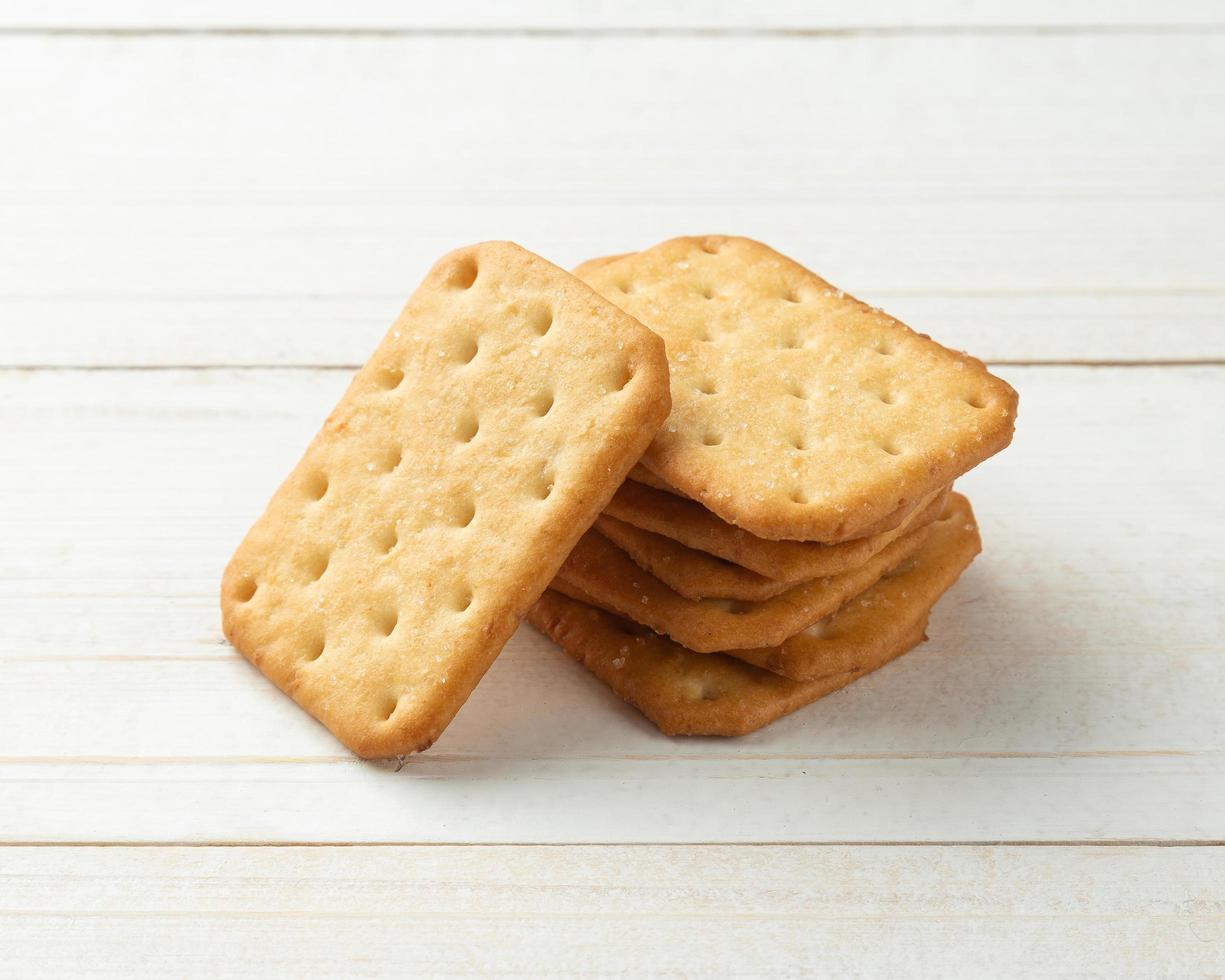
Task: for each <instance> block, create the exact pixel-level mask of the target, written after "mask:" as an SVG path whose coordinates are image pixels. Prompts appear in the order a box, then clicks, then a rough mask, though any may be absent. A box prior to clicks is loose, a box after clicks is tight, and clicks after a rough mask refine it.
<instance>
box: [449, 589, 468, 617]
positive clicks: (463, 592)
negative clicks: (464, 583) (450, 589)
mask: <svg viewBox="0 0 1225 980" xmlns="http://www.w3.org/2000/svg"><path fill="white" fill-rule="evenodd" d="M471 605H472V590H471V589H469V588H461V589H456V590H455V592H454V593H452V595H451V608H452V609H454V610H455V611H456V612H457V613H462V612H467V611H468V608H469V607H470V606H471Z"/></svg>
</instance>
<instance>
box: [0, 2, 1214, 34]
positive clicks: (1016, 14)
mask: <svg viewBox="0 0 1225 980" xmlns="http://www.w3.org/2000/svg"><path fill="white" fill-rule="evenodd" d="M1222 20H1223V16H1222V13H1221V9H1220V7H1219V5H1217V4H1213V3H1212V2H1211V0H1175V2H1167V3H1163V4H1161V5H1159V6H1155V5H1153V4H1151V3H1145V2H1143V0H1121V2H1120V0H1116V2H1113V3H1109V4H1103V3H1101V2H1095V0H1074V2H1069V0H1031V2H1029V3H1026V4H1000V3H993V2H990V0H938V2H931V0H929V2H927V3H924V4H922V5H916V4H907V3H899V2H896V0H895V2H884V3H881V2H877V3H872V4H865V3H861V2H857V0H826V2H824V3H821V4H819V5H813V4H810V3H804V2H802V0H773V2H771V3H769V4H742V3H735V2H732V0H705V2H694V0H663V2H660V0H653V2H652V0H627V2H622V3H618V4H574V3H566V2H564V0H528V2H520V3H516V4H514V5H513V6H507V5H506V4H502V3H497V2H495V0H461V2H452V3H448V4H403V3H397V2H395V0H364V2H363V3H361V4H346V5H343V6H342V5H337V4H333V3H325V2H321V0H309V2H293V0H263V2H261V3H259V4H251V3H248V2H241V0H210V2H208V3H203V2H199V0H188V2H179V3H176V4H172V5H167V4H165V3H158V2H156V0H119V2H111V3H109V4H107V5H106V7H105V9H100V8H99V7H98V5H97V4H96V3H90V2H88V0H60V2H58V3H56V4H54V5H53V6H48V5H47V4H42V3H35V2H31V0H9V2H8V3H6V4H5V5H4V7H3V8H0V30H3V29H10V30H11V29H14V28H22V29H77V30H88V29H99V28H101V29H107V28H109V29H127V30H149V29H159V28H160V29H166V28H177V29H189V30H190V29H214V30H217V29H222V30H225V29H228V30H236V29H237V30H242V29H248V30H292V29H298V30H303V29H305V30H397V29H398V30H582V31H588V30H619V31H625V30H720V29H722V30H769V29H773V30H861V29H871V28H877V29H881V28H884V29H906V28H927V29H932V28H935V29H949V28H974V27H978V28H1000V27H1006V28H1012V29H1026V28H1058V27H1064V28H1069V27H1072V28H1081V29H1091V28H1094V27H1116V28H1117V27H1120V26H1129V27H1163V26H1177V25H1184V26H1185V25H1201V26H1202V25H1209V24H1220V23H1221V22H1222Z"/></svg>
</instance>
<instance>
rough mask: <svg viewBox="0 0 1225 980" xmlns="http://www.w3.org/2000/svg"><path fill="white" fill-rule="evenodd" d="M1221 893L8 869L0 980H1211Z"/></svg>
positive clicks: (244, 852)
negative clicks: (618, 978) (708, 979)
mask: <svg viewBox="0 0 1225 980" xmlns="http://www.w3.org/2000/svg"><path fill="white" fill-rule="evenodd" d="M1222 880H1225V851H1223V850H1222V849H1219V848H1218V849H1207V848H1144V847H1105V848H1094V847H1088V848H1043V847H1026V848H1010V847H991V848H988V847H955V848H915V847H884V848H882V847H853V848H847V847H769V846H767V847H747V848H746V847H740V848H737V847H704V848H679V847H645V848H615V847H582V848H567V847H560V848H558V847H545V848H509V847H493V848H455V847H407V848H404V847H380V848H327V847H323V848H319V847H314V848H241V847H238V848H138V849H132V848H69V849H65V848H17V849H14V848H0V942H3V944H4V948H5V957H4V961H3V963H0V976H6V977H10V976H11V977H21V978H23V980H25V978H33V977H44V976H46V977H50V976H64V975H67V974H72V975H82V974H89V975H93V976H109V975H116V976H123V975H131V972H129V971H135V972H139V973H141V974H144V975H150V976H155V975H163V976H164V975H166V974H168V973H172V974H174V975H176V976H183V975H191V976H203V975H208V976H250V975H252V973H258V974H259V975H260V976H293V977H302V976H319V975H327V974H332V975H338V974H343V975H348V976H352V975H361V976H441V975H447V976H452V975H468V976H472V975H482V976H489V975H494V974H496V975H498V976H532V977H538V976H609V975H642V974H645V973H650V974H652V975H662V976H693V977H705V976H731V975H735V976H759V977H793V976H812V975H821V976H908V977H981V976H985V975H990V976H991V977H1000V978H1013V977H1039V976H1041V977H1054V976H1109V977H1119V978H1128V977H1153V976H1168V977H1190V976H1204V977H1208V976H1213V975H1215V972H1214V971H1216V970H1217V969H1218V968H1219V965H1220V953H1221V946H1222V943H1225V892H1223V890H1222V884H1221V883H1222ZM559 936H564V941H559ZM154 937H156V938H154Z"/></svg>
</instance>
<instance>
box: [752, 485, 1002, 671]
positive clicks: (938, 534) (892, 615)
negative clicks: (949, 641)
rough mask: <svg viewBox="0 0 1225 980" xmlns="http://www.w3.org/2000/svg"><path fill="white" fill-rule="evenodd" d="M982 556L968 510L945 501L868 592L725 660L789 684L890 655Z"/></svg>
mask: <svg viewBox="0 0 1225 980" xmlns="http://www.w3.org/2000/svg"><path fill="white" fill-rule="evenodd" d="M981 550H982V541H981V539H980V538H979V534H978V522H977V521H976V520H975V518H974V512H973V510H971V508H970V502H969V501H968V500H966V498H965V497H963V496H961V494H957V493H955V494H952V495H951V496H950V497H949V500H948V503H947V504H946V506H945V507H944V510H943V512H942V513H941V515H940V519H939V520H937V521H936V522H935V523H933V524H932V525H931V527H930V529H929V531H928V534H927V538H926V540H924V542H923V544H922V546H920V548H919V549H918V550H917V551H916V552H915V553H914V554H913V555H912V556H911V557H910V558H908V559H906V560H905V561H904V562H902V563H901V564H900V565H898V566H897V567H896V568H894V569H892V570H891V571H889V572H888V573H886V574H885V575H884V576H883V577H882V578H881V579H880V581H878V582H877V583H876V584H875V585H873V586H872V587H871V588H870V589H867V590H866V591H865V592H863V593H862V594H861V595H858V596H856V597H855V598H854V599H852V600H851V601H850V602H848V603H846V604H845V605H843V606H842V607H841V608H839V609H838V610H836V611H835V612H834V613H832V614H831V615H830V616H827V617H826V618H825V619H823V620H821V621H819V622H817V623H814V624H813V625H812V626H810V627H809V628H808V629H806V630H805V631H804V632H802V633H799V634H798V635H796V636H793V637H791V639H789V640H787V641H785V642H784V643H782V644H781V645H779V646H776V647H766V648H762V649H757V650H733V651H729V653H730V654H731V655H732V656H734V657H736V658H738V659H740V660H744V661H746V662H748V663H751V664H755V665H757V666H758V667H764V668H765V669H767V670H771V671H774V672H775V673H778V674H782V675H784V676H786V677H790V678H792V679H793V680H810V679H812V678H816V677H823V676H825V675H826V674H829V673H831V672H834V671H839V670H851V669H853V668H854V667H855V666H856V665H857V664H858V663H859V662H860V660H859V658H860V657H862V656H865V655H869V654H871V653H872V652H877V653H883V652H884V651H886V650H888V649H891V648H892V646H893V644H894V643H896V642H898V640H899V639H900V637H901V636H902V634H903V632H904V629H905V626H904V624H906V623H908V622H910V621H911V620H913V619H914V618H915V617H916V616H919V615H924V616H926V614H927V610H929V609H931V607H932V606H934V605H935V604H936V601H937V600H938V599H939V598H940V597H941V596H942V595H943V594H944V593H945V592H946V591H947V590H948V589H949V588H950V587H951V586H952V584H953V583H954V582H956V581H957V579H958V577H959V576H960V575H961V573H962V572H963V571H965V569H966V568H967V567H968V566H969V564H970V562H972V561H973V560H974V557H975V555H977V554H978V553H979V551H981Z"/></svg>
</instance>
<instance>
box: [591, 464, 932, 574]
mask: <svg viewBox="0 0 1225 980" xmlns="http://www.w3.org/2000/svg"><path fill="white" fill-rule="evenodd" d="M946 493H947V490H945V489H941V490H937V491H936V492H935V493H934V494H930V495H928V496H926V497H924V498H922V499H921V500H920V501H919V506H918V507H915V508H913V509H912V510H911V512H910V513H909V514H908V515H906V518H905V519H904V520H903V521H901V522H900V523H899V524H898V525H897V526H896V527H894V528H892V529H891V530H888V531H882V532H879V533H877V534H873V535H869V536H868V537H866V538H854V539H853V540H850V541H842V542H839V543H837V544H822V543H821V542H819V541H770V540H767V539H766V538H759V537H757V536H756V535H753V534H750V533H749V532H748V531H746V530H744V529H743V528H738V527H734V526H733V525H731V524H728V523H727V522H726V521H724V520H723V519H721V518H719V517H717V516H716V515H714V514H712V513H711V512H710V511H709V510H707V509H706V508H705V507H703V506H702V505H701V504H699V503H698V502H697V501H694V500H682V499H681V498H679V497H676V496H674V495H673V494H670V493H664V492H662V491H659V490H656V489H654V488H653V487H648V486H645V485H643V484H640V483H637V482H636V481H633V480H630V481H627V482H626V483H625V484H623V485H622V486H621V487H620V489H618V490H617V492H616V494H614V495H613V499H612V500H610V501H609V503H608V507H607V509H606V511H605V513H606V514H607V515H608V516H609V517H613V518H615V519H617V520H619V521H624V522H625V523H626V524H632V525H633V526H634V527H638V528H641V529H642V530H644V531H651V532H653V533H655V534H660V535H663V536H664V537H668V538H671V539H673V540H674V541H678V542H680V543H681V544H683V545H685V546H687V547H688V548H691V549H694V550H696V551H703V552H706V553H707V554H711V555H715V556H717V557H719V558H723V559H726V560H727V561H729V562H732V563H733V564H736V565H739V566H741V567H743V568H747V569H749V570H750V571H753V572H756V573H757V574H758V575H763V576H765V577H767V578H771V579H775V580H777V581H780V582H786V583H788V584H796V583H798V582H805V581H808V580H810V579H814V578H818V577H820V576H823V575H837V574H838V573H840V572H844V571H846V570H847V569H850V568H854V567H855V566H857V565H862V564H863V563H864V562H865V561H867V560H868V559H869V558H871V557H872V555H874V554H876V553H877V552H878V551H880V550H881V549H882V548H884V547H885V546H886V545H887V544H889V543H890V542H891V541H894V540H896V539H897V538H898V537H900V536H901V535H902V534H904V533H906V531H907V530H911V529H914V528H917V527H922V526H923V524H924V523H930V522H931V521H933V520H935V518H936V515H937V514H938V513H939V512H940V507H941V506H942V504H943V499H944V495H945V494H946ZM746 598H747V597H746Z"/></svg>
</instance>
